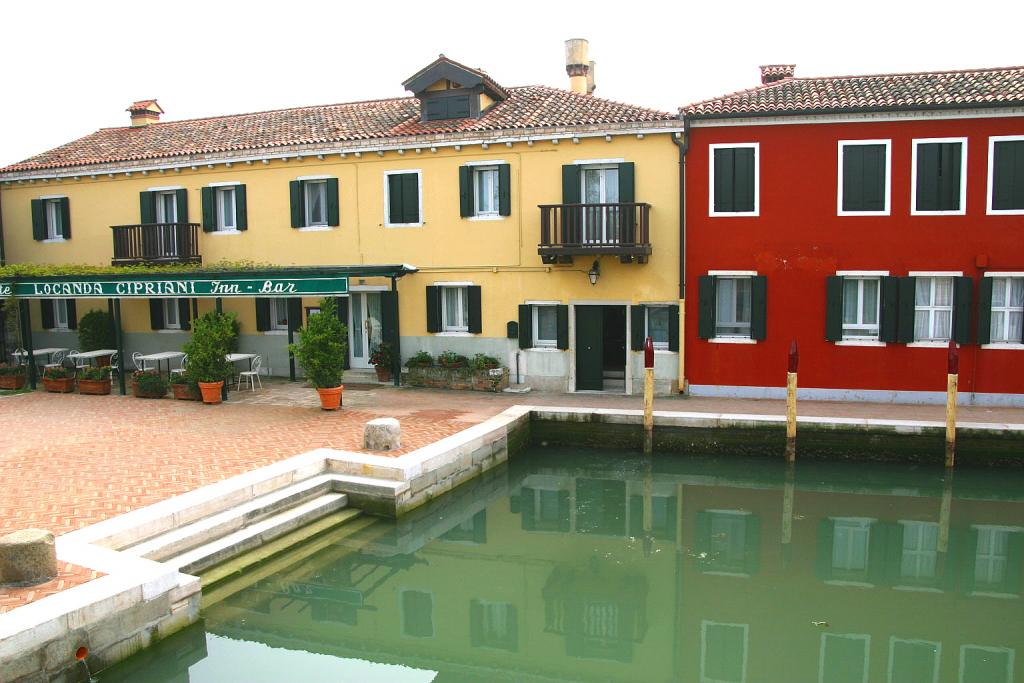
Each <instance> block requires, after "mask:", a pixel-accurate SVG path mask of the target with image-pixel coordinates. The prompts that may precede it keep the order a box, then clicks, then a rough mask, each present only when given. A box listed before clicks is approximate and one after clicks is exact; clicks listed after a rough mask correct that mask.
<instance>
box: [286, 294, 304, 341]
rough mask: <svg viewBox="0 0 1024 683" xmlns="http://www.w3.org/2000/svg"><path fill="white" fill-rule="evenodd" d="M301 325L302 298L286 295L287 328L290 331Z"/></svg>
mask: <svg viewBox="0 0 1024 683" xmlns="http://www.w3.org/2000/svg"><path fill="white" fill-rule="evenodd" d="M300 327H302V299H301V298H300V297H297V296H294V297H288V329H289V330H291V331H292V332H294V331H296V330H298V329H299V328H300Z"/></svg>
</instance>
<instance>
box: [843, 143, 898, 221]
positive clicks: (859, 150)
mask: <svg viewBox="0 0 1024 683" xmlns="http://www.w3.org/2000/svg"><path fill="white" fill-rule="evenodd" d="M891 150H892V141H891V140H840V141H839V182H838V185H837V187H838V193H837V195H838V197H837V206H836V212H837V214H838V215H840V216H888V215H889V207H890V200H891V196H892V191H891V187H892V182H891V179H892V164H891V160H892V151H891ZM853 174H856V175H853Z"/></svg>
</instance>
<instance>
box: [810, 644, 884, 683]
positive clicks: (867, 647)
mask: <svg viewBox="0 0 1024 683" xmlns="http://www.w3.org/2000/svg"><path fill="white" fill-rule="evenodd" d="M829 638H842V639H843V640H860V641H863V643H864V676H863V679H862V680H863V683H868V676H869V672H870V670H871V636H870V635H869V634H867V633H822V634H821V646H820V649H819V651H818V683H825V648H826V645H825V643H826V642H827V641H828V639H829Z"/></svg>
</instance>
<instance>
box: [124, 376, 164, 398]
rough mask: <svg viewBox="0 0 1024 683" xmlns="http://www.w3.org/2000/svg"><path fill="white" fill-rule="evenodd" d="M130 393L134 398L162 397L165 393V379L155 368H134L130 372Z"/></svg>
mask: <svg viewBox="0 0 1024 683" xmlns="http://www.w3.org/2000/svg"><path fill="white" fill-rule="evenodd" d="M132 395H134V396H135V398H163V397H164V396H166V395H167V380H165V379H164V376H163V375H161V374H160V373H159V372H157V371H156V370H136V371H135V372H133V373H132Z"/></svg>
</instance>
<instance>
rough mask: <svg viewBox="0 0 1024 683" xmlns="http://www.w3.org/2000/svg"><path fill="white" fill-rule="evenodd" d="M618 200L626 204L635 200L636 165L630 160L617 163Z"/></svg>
mask: <svg viewBox="0 0 1024 683" xmlns="http://www.w3.org/2000/svg"><path fill="white" fill-rule="evenodd" d="M619 201H620V202H624V203H626V204H632V203H633V202H635V201H636V165H635V164H634V163H633V162H632V161H625V162H623V163H621V164H619Z"/></svg>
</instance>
